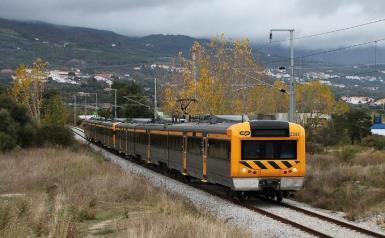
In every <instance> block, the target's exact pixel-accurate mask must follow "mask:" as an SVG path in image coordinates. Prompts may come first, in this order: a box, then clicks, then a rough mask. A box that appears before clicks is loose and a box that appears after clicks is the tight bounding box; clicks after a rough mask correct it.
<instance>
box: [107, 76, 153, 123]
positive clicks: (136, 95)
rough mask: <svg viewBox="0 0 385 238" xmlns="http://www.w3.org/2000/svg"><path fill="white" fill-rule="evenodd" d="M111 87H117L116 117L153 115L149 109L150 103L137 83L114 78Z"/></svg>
mask: <svg viewBox="0 0 385 238" xmlns="http://www.w3.org/2000/svg"><path fill="white" fill-rule="evenodd" d="M111 88H116V89H118V90H117V104H118V105H120V107H119V108H118V109H119V110H118V117H128V118H135V117H152V116H153V112H152V110H151V109H150V107H152V105H151V103H150V102H149V100H148V98H147V97H146V96H145V95H144V92H143V90H142V88H141V87H140V85H139V84H137V83H135V82H123V81H118V80H115V81H114V82H113V84H112V86H111ZM125 97H128V98H130V99H132V100H134V101H136V102H134V101H132V100H127V99H126V98H125ZM147 105H148V106H147Z"/></svg>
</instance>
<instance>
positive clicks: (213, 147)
mask: <svg viewBox="0 0 385 238" xmlns="http://www.w3.org/2000/svg"><path fill="white" fill-rule="evenodd" d="M208 143H209V146H208V154H209V157H214V158H218V159H224V160H228V159H229V158H230V142H229V141H225V140H215V139H210V140H209V142H208Z"/></svg>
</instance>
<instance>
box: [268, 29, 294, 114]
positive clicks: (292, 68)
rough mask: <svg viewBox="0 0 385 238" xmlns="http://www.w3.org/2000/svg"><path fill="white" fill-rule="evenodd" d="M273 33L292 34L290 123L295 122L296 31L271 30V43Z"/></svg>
mask: <svg viewBox="0 0 385 238" xmlns="http://www.w3.org/2000/svg"><path fill="white" fill-rule="evenodd" d="M273 31H288V32H289V33H290V68H291V70H290V71H291V72H290V84H289V121H290V122H295V121H296V118H295V111H296V109H295V80H294V42H293V41H294V29H271V30H270V41H271V40H272V39H273Z"/></svg>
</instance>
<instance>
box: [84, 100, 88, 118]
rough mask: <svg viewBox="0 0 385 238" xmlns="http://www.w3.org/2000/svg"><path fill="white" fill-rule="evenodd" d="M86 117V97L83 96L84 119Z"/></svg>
mask: <svg viewBox="0 0 385 238" xmlns="http://www.w3.org/2000/svg"><path fill="white" fill-rule="evenodd" d="M86 116H87V97H86V96H84V118H86Z"/></svg>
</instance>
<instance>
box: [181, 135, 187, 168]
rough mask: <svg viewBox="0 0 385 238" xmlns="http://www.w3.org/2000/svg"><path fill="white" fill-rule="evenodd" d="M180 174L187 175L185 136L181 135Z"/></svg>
mask: <svg viewBox="0 0 385 238" xmlns="http://www.w3.org/2000/svg"><path fill="white" fill-rule="evenodd" d="M182 166H183V168H182V174H183V175H187V134H186V133H183V142H182Z"/></svg>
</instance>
